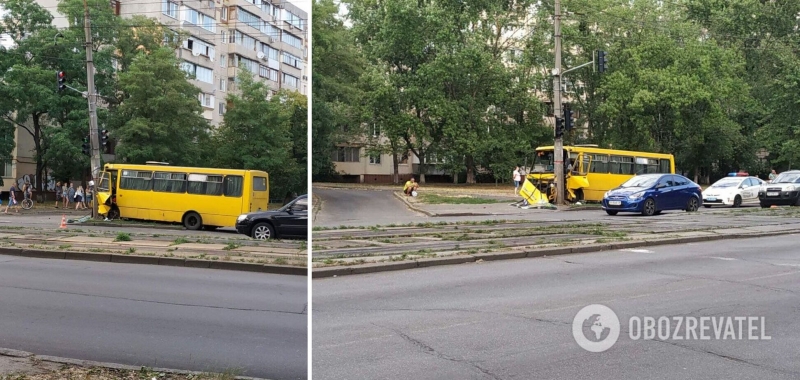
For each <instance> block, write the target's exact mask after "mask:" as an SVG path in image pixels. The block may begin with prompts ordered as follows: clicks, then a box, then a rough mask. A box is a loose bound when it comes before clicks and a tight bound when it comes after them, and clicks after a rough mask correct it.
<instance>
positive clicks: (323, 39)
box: [311, 0, 365, 179]
mask: <svg viewBox="0 0 800 380" xmlns="http://www.w3.org/2000/svg"><path fill="white" fill-rule="evenodd" d="M313 14H314V17H313V21H312V28H311V39H312V48H313V52H312V53H313V57H314V59H313V61H312V63H311V66H312V68H311V70H312V73H313V80H312V84H311V88H312V92H313V94H314V96H313V97H312V102H313V105H312V123H311V130H312V136H313V138H312V140H311V159H312V163H311V167H312V175H313V176H314V178H315V179H322V178H327V177H330V176H331V175H332V174H334V170H333V163H332V162H331V153H332V152H333V148H334V146H335V145H336V144H337V143H340V142H345V141H351V140H352V138H353V137H354V136H356V135H357V134H358V131H360V130H359V127H360V124H361V118H360V114H359V112H360V111H358V110H357V108H358V106H359V104H360V102H361V99H362V95H361V91H360V89H359V82H358V81H359V77H360V76H361V73H362V72H363V70H364V66H365V61H364V60H363V57H362V56H361V52H360V50H359V49H358V47H357V46H356V44H355V39H354V38H353V35H352V33H351V32H350V30H349V29H347V28H346V27H345V26H344V23H343V21H342V20H341V19H340V18H339V17H338V16H337V14H338V6H337V5H336V4H335V3H334V2H333V0H315V1H314V4H313Z"/></svg>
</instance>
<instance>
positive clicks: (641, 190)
mask: <svg viewBox="0 0 800 380" xmlns="http://www.w3.org/2000/svg"><path fill="white" fill-rule="evenodd" d="M702 204H703V195H702V191H701V189H700V186H699V185H698V184H696V183H694V182H692V181H691V180H690V179H688V178H686V177H684V176H682V175H677V174H642V175H637V176H635V177H633V178H631V179H629V180H627V181H625V183H623V184H622V185H619V187H617V188H614V189H611V190H609V191H608V192H607V193H606V194H605V195H604V196H603V210H605V211H606V213H607V214H608V215H617V213H619V212H639V213H642V215H647V216H650V215H658V214H660V213H661V212H662V211H666V210H686V211H690V212H693V211H697V209H698V208H700V206H701V205H702Z"/></svg>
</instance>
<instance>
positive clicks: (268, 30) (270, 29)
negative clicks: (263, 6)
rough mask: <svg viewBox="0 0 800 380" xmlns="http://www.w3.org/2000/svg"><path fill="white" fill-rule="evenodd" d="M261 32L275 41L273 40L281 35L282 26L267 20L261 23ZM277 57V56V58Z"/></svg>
mask: <svg viewBox="0 0 800 380" xmlns="http://www.w3.org/2000/svg"><path fill="white" fill-rule="evenodd" d="M261 33H264V34H266V35H267V36H269V38H270V41H273V40H277V39H278V37H280V35H281V30H280V28H278V27H276V26H275V25H272V24H270V23H268V22H265V23H263V24H261ZM275 59H277V58H275Z"/></svg>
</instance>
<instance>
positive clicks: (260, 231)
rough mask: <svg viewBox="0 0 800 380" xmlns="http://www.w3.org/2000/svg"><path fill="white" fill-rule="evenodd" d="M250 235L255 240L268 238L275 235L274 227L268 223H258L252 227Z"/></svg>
mask: <svg viewBox="0 0 800 380" xmlns="http://www.w3.org/2000/svg"><path fill="white" fill-rule="evenodd" d="M251 235H252V236H253V239H256V240H269V239H272V238H274V237H275V229H274V228H272V226H271V225H270V224H269V223H259V224H256V225H255V227H253V231H252V232H251Z"/></svg>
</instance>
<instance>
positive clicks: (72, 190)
mask: <svg viewBox="0 0 800 380" xmlns="http://www.w3.org/2000/svg"><path fill="white" fill-rule="evenodd" d="M65 194H67V201H66V205H65V206H64V207H69V206H72V205H71V203H72V202H75V184H74V183H71V182H70V184H69V189H67V193H65Z"/></svg>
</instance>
